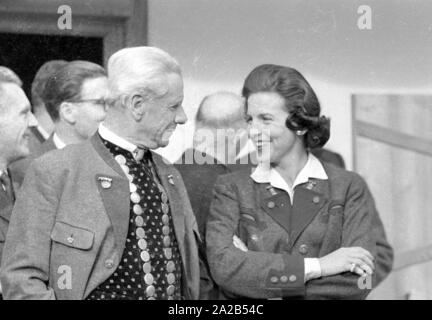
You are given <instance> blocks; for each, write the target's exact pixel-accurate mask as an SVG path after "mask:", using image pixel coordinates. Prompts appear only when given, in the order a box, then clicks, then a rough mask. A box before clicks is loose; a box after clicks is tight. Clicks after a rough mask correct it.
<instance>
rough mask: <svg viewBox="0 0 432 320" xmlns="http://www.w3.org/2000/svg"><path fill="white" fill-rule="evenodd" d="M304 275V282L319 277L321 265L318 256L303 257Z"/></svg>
mask: <svg viewBox="0 0 432 320" xmlns="http://www.w3.org/2000/svg"><path fill="white" fill-rule="evenodd" d="M304 264H305V269H304V270H305V277H304V282H305V283H306V282H307V281H309V280H312V279H317V278H320V277H321V265H320V262H319V259H318V258H305V259H304Z"/></svg>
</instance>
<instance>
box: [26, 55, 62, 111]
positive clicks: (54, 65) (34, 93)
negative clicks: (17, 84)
mask: <svg viewBox="0 0 432 320" xmlns="http://www.w3.org/2000/svg"><path fill="white" fill-rule="evenodd" d="M66 64H67V61H65V60H51V61H48V62H45V63H44V64H43V65H42V66H41V67H40V68H39V70H38V71H37V72H36V75H35V77H34V79H33V82H32V86H31V101H32V106H33V109H37V108H39V106H41V105H43V104H44V103H45V101H43V99H42V95H43V92H44V89H45V85H46V82H47V81H48V79H49V78H50V77H51V76H52V75H53V74H54V73H55V72H56V71H57V70H59V69H60V68H61V67H63V66H65V65H66Z"/></svg>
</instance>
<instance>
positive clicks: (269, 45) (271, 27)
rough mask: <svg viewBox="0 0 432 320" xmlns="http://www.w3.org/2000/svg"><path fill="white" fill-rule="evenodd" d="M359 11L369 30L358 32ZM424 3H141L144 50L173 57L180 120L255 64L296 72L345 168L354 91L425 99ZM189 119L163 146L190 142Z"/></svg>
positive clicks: (235, 87) (429, 26) (427, 31)
mask: <svg viewBox="0 0 432 320" xmlns="http://www.w3.org/2000/svg"><path fill="white" fill-rule="evenodd" d="M360 5H369V6H370V7H371V9H372V30H359V28H358V26H357V19H358V17H359V16H360V14H358V13H357V9H358V7H359V6H360ZM431 13H432V2H431V1H427V0H422V1H420V0H414V1H413V0H411V1H400V0H399V1H398V0H378V1H373V0H363V1H356V0H351V1H341V0H326V1H307V0H266V1H264V0H217V1H214V0H181V1H178V0H149V24H148V31H149V34H148V39H149V44H150V45H153V46H158V47H161V48H163V49H164V50H166V51H168V52H169V53H171V54H172V55H173V56H175V57H176V58H177V59H178V60H179V62H180V64H181V65H182V68H183V72H184V77H185V101H184V105H185V107H186V111H187V114H188V116H189V118H191V119H192V118H193V116H194V114H195V111H196V108H197V106H198V103H199V102H200V100H201V98H202V97H204V96H205V95H206V94H209V93H212V92H214V91H217V90H230V91H234V92H240V90H241V86H242V82H243V80H244V78H245V76H246V75H247V74H248V73H249V72H250V71H251V70H252V68H254V67H255V66H257V65H259V64H261V63H276V64H284V65H289V66H293V67H295V68H297V69H298V70H299V71H301V72H302V73H303V74H304V75H305V77H306V78H307V79H308V80H309V81H310V82H311V84H312V86H313V87H314V88H315V89H316V92H317V94H318V96H319V98H320V100H321V103H322V107H323V113H324V114H326V115H328V116H330V117H331V119H332V137H331V140H330V141H329V143H328V145H327V146H328V148H330V149H333V150H335V151H338V152H340V153H341V154H342V155H343V156H344V158H345V160H346V162H347V164H348V167H349V168H351V167H352V158H353V156H352V142H351V141H352V132H351V131H352V126H351V94H352V93H403V94H405V93H411V92H412V93H431V89H430V88H432V72H428V68H430V67H431V66H432V23H431V22H429V17H430V16H431ZM192 130H193V121H190V122H189V123H188V124H186V125H185V126H183V127H179V128H178V129H177V131H176V133H175V135H174V136H173V138H172V143H171V145H170V146H169V147H167V148H165V149H163V150H161V153H163V154H164V155H165V156H167V157H168V158H169V159H170V160H175V159H176V158H177V157H178V156H179V155H180V153H181V151H182V150H183V149H184V148H185V147H186V146H188V145H189V144H190V143H191V133H192Z"/></svg>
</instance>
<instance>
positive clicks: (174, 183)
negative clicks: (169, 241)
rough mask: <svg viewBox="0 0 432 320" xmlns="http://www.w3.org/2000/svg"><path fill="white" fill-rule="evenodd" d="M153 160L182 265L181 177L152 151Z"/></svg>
mask: <svg viewBox="0 0 432 320" xmlns="http://www.w3.org/2000/svg"><path fill="white" fill-rule="evenodd" d="M152 157H153V162H154V164H155V166H156V171H157V174H158V176H159V179H160V180H161V181H160V182H161V183H162V186H163V187H164V189H165V191H166V193H167V196H168V200H169V205H170V211H171V216H172V219H173V224H174V232H175V235H176V239H177V243H178V245H179V250H180V254H181V256H182V261H183V265H185V263H186V260H185V258H186V256H185V247H184V238H185V215H184V213H183V203H182V200H181V197H180V194H179V193H178V189H177V188H178V186H179V185H180V183H181V177H180V175H179V174H178V173H177V171H174V170H172V169H171V168H170V166H168V165H167V164H166V163H164V160H163V159H162V157H161V156H159V155H157V154H155V153H154V152H152Z"/></svg>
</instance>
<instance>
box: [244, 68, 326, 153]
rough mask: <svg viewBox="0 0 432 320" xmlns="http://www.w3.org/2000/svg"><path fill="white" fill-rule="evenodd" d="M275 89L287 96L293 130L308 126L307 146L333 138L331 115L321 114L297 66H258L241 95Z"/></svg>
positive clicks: (250, 75)
mask: <svg viewBox="0 0 432 320" xmlns="http://www.w3.org/2000/svg"><path fill="white" fill-rule="evenodd" d="M258 92H275V93H278V94H279V95H280V96H281V97H282V98H283V99H284V100H285V106H286V107H287V109H288V113H289V116H288V117H287V119H286V121H285V125H286V126H287V127H288V128H289V129H290V130H293V131H297V130H305V129H306V130H307V131H306V134H305V136H304V143H305V146H306V148H310V149H313V148H320V147H322V146H324V144H325V143H326V142H327V141H328V139H329V138H330V119H328V118H326V117H325V116H320V112H321V106H320V103H319V101H318V98H317V96H316V94H315V92H314V91H313V89H312V87H311V86H310V84H309V83H308V82H307V81H306V79H305V78H304V77H303V76H302V74H301V73H300V72H298V71H297V70H296V69H293V68H290V67H284V66H278V65H273V64H264V65H260V66H258V67H256V68H255V69H253V70H252V72H251V73H249V75H248V76H247V77H246V80H245V82H244V85H243V90H242V95H243V97H244V98H245V99H246V108H247V99H248V98H249V96H250V95H252V94H254V93H258Z"/></svg>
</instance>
